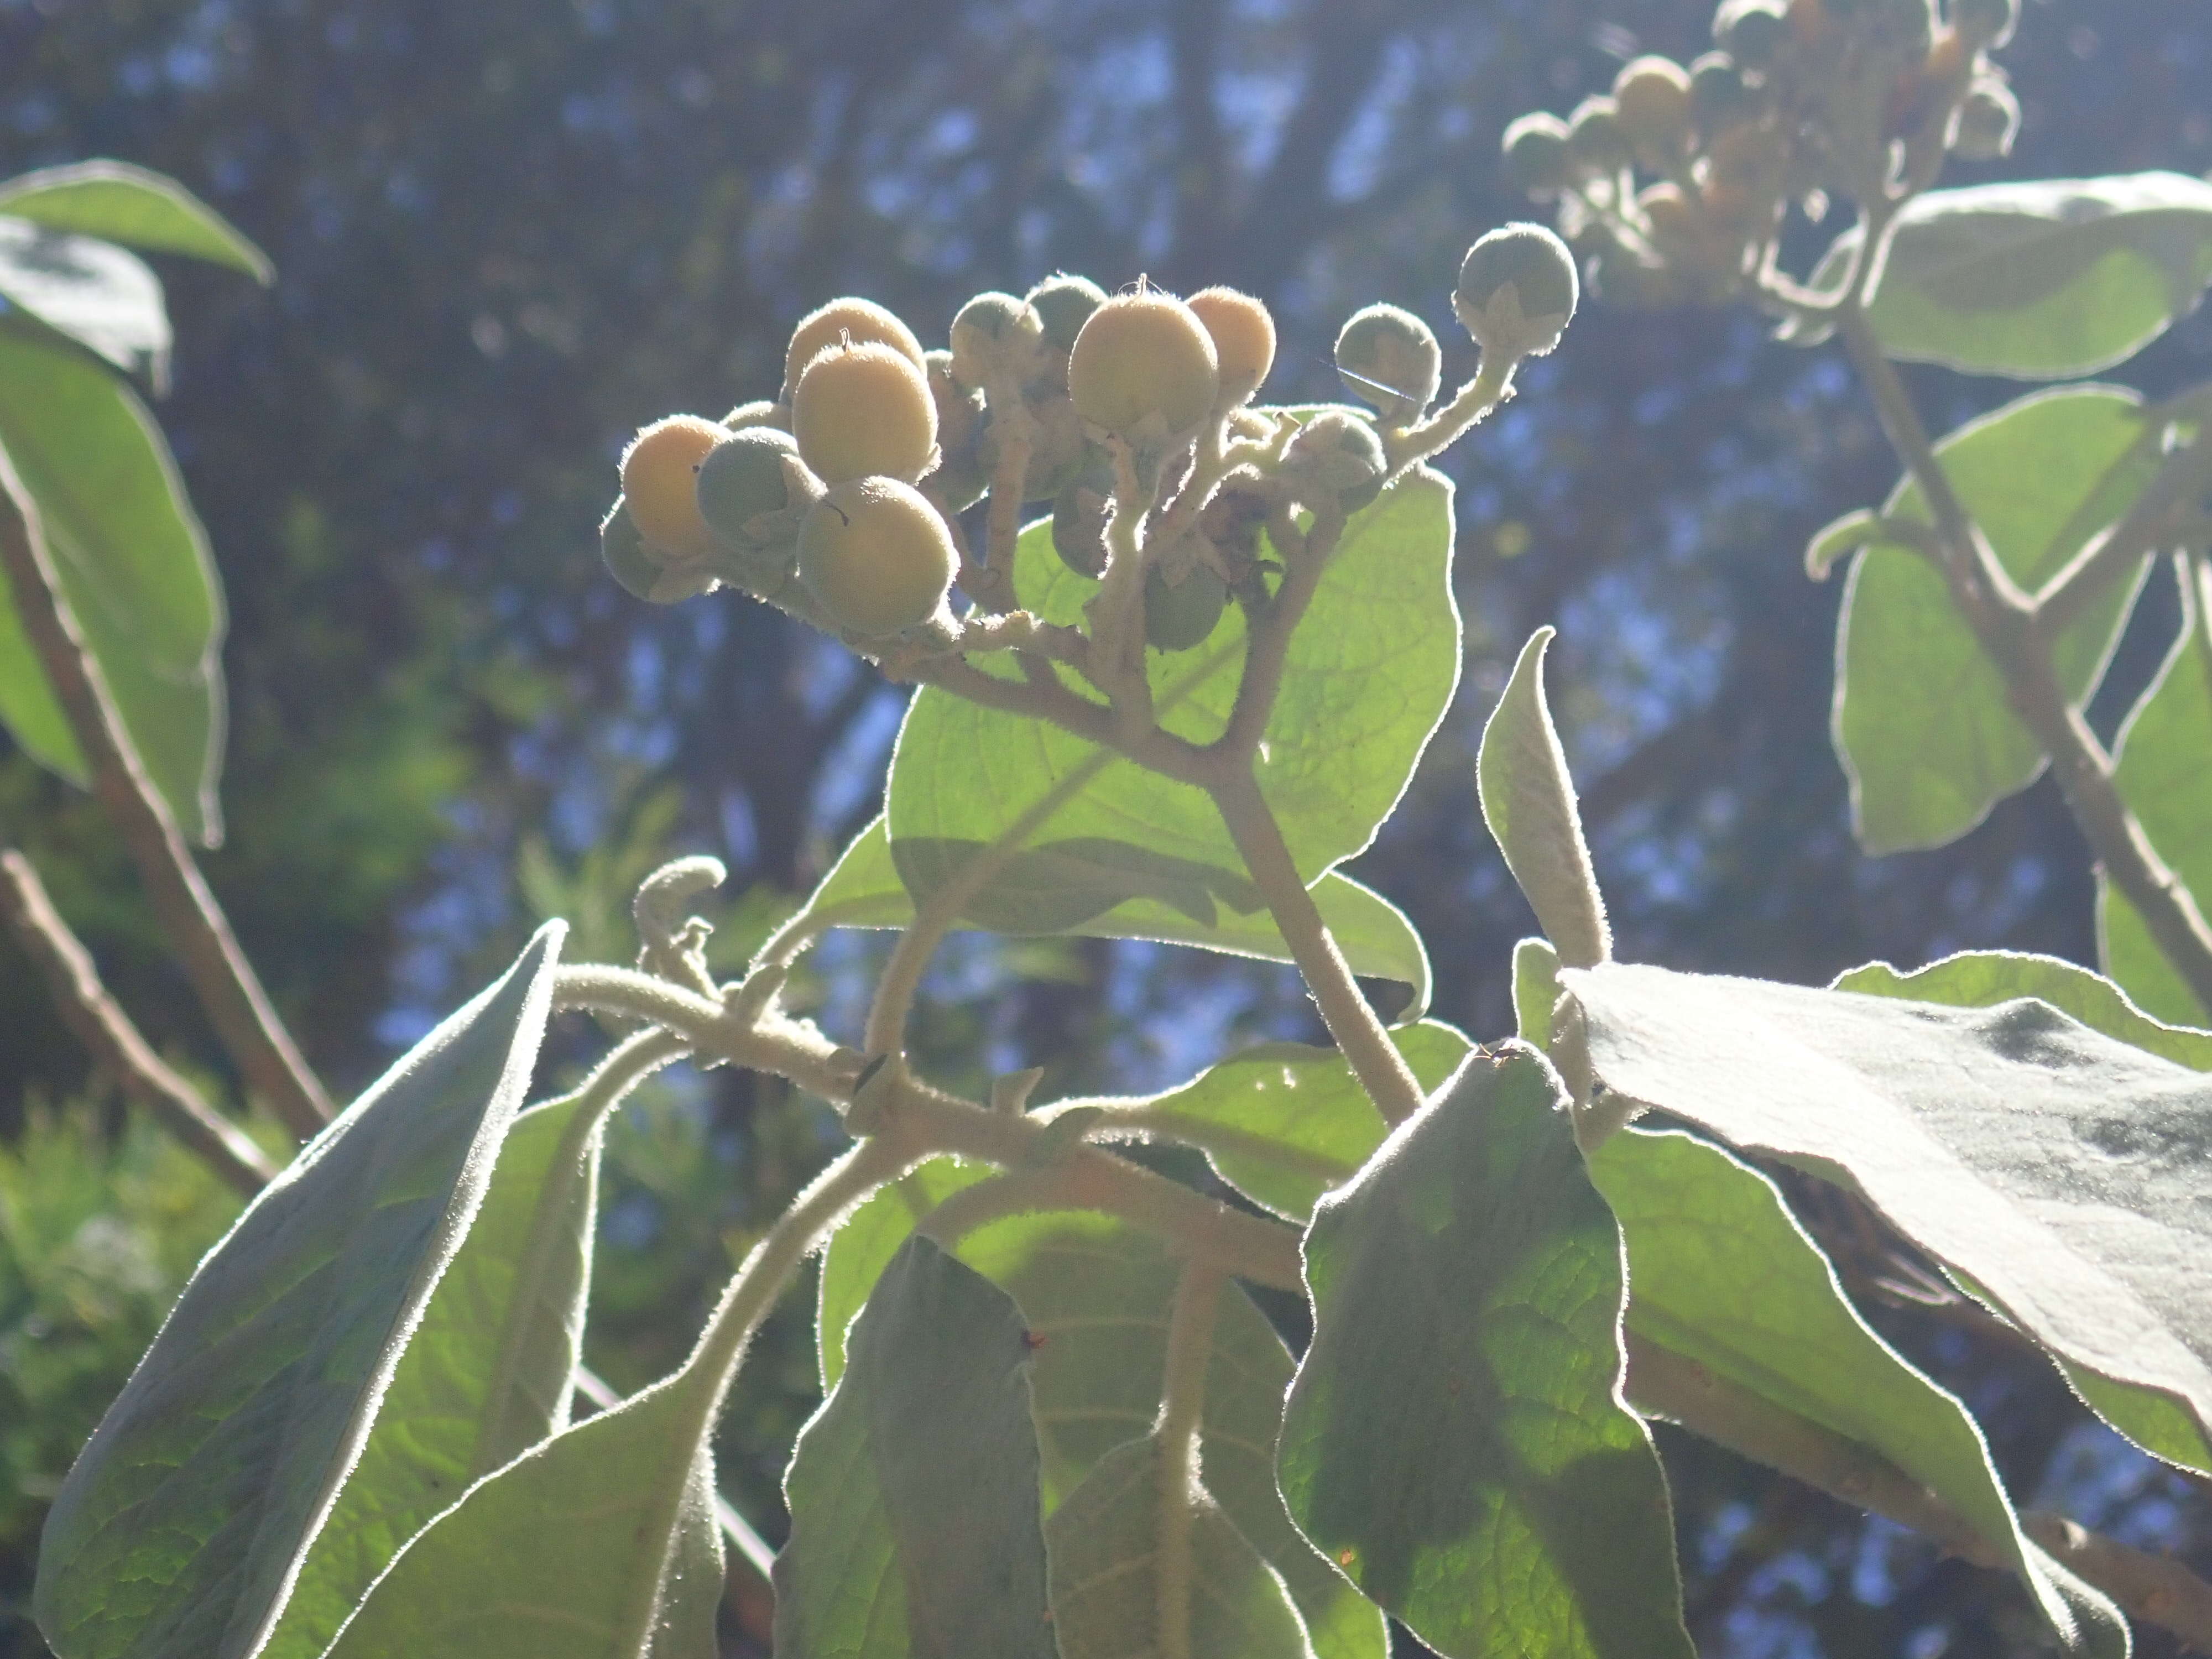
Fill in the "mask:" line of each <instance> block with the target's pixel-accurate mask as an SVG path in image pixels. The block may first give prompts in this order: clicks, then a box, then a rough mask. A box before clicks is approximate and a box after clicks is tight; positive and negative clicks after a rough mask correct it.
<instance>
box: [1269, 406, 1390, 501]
mask: <svg viewBox="0 0 2212 1659" xmlns="http://www.w3.org/2000/svg"><path fill="white" fill-rule="evenodd" d="M1388 471H1389V461H1388V460H1387V459H1385V457H1384V456H1383V441H1382V439H1380V438H1379V437H1377V436H1376V433H1375V428H1373V427H1371V426H1370V425H1368V424H1367V422H1364V421H1363V420H1361V419H1359V418H1358V416H1354V415H1348V414H1346V413H1345V411H1343V410H1338V409H1328V410H1322V412H1321V413H1320V414H1318V415H1316V416H1314V417H1313V419H1311V420H1310V421H1308V422H1306V423H1305V424H1304V426H1302V427H1300V428H1298V429H1297V434H1296V435H1295V436H1293V437H1292V438H1291V441H1290V443H1289V444H1288V445H1287V446H1286V447H1285V448H1284V451H1283V476H1284V477H1287V478H1289V479H1291V481H1292V482H1293V483H1296V484H1297V488H1298V490H1299V493H1300V494H1301V495H1303V496H1304V499H1305V501H1306V505H1308V506H1309V507H1328V506H1331V505H1334V507H1337V508H1338V509H1339V510H1340V511H1341V512H1343V513H1347V514H1349V513H1357V512H1358V511H1359V509H1360V508H1361V507H1366V506H1368V505H1369V504H1370V503H1371V502H1372V501H1374V500H1375V498H1376V496H1377V495H1381V494H1382V493H1383V475H1384V474H1385V473H1387V472H1388Z"/></svg>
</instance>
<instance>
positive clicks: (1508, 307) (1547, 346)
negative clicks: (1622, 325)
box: [1452, 223, 1582, 357]
mask: <svg viewBox="0 0 2212 1659" xmlns="http://www.w3.org/2000/svg"><path fill="white" fill-rule="evenodd" d="M1581 286H1582V284H1581V282H1580V279H1579V278H1578V277H1577V275H1576V272H1575V257H1574V255H1573V254H1571V253H1570V252H1568V251H1567V245H1566V244H1565V242H1563V241H1561V240H1559V237H1558V236H1557V235H1556V234H1553V232H1552V231H1550V230H1548V229H1547V228H1545V227H1544V226H1542V225H1536V224H1528V223H1521V224H1512V225H1504V226H1501V227H1500V228H1498V229H1496V230H1493V231H1492V232H1491V233H1490V234H1488V235H1486V236H1485V237H1483V238H1482V239H1481V240H1479V241H1478V242H1476V243H1475V245H1474V246H1473V247H1471V248H1469V249H1468V251H1467V258H1465V259H1463V260H1462V261H1461V263H1460V268H1459V283H1458V285H1457V286H1456V287H1455V289H1453V290H1452V311H1453V312H1454V313H1455V315H1457V317H1458V318H1459V320H1460V323H1461V325H1462V326H1463V327H1465V328H1466V330H1467V331H1468V333H1469V334H1471V335H1473V336H1474V343H1476V344H1477V345H1479V346H1480V347H1481V348H1482V349H1483V350H1484V352H1485V353H1489V352H1493V351H1494V352H1497V353H1498V354H1499V355H1500V356H1505V357H1541V356H1544V354H1545V353H1547V352H1548V351H1550V350H1551V349H1552V348H1553V347H1554V346H1556V345H1558V344H1559V337H1560V336H1561V335H1563V334H1565V332H1566V331H1567V325H1568V324H1569V323H1570V322H1571V321H1572V320H1573V319H1574V314H1575V304H1576V301H1577V298H1578V296H1579V295H1580V292H1581Z"/></svg>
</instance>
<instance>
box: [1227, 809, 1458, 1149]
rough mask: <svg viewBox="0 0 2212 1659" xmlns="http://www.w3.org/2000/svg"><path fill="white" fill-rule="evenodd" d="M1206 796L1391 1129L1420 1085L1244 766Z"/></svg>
mask: <svg viewBox="0 0 2212 1659" xmlns="http://www.w3.org/2000/svg"><path fill="white" fill-rule="evenodd" d="M1212 795H1213V801H1214V805H1216V806H1217V807H1218V808H1219V809H1220V811H1221V820H1222V822H1223V823H1225V824H1226V825H1228V827H1229V835H1230V838H1231V840H1233V841H1234V842H1236V843H1237V851H1238V852H1239V853H1241V854H1243V858H1244V867H1245V869H1246V870H1247V871H1249V872H1250V874H1251V877H1252V883H1253V885H1255V887H1257V888H1258V889H1259V890H1260V896H1261V897H1262V898H1264V899H1265V900H1266V901H1267V909H1268V911H1269V912H1270V913H1271V914H1272V915H1273V916H1274V918H1275V926H1276V927H1279V928H1280V929H1281V930H1282V934H1283V938H1284V939H1285V941H1286V942H1287V943H1288V944H1289V945H1290V947H1291V960H1292V961H1293V962H1295V963H1297V967H1298V972H1299V973H1300V974H1302V975H1304V977H1305V981H1306V988H1307V989H1308V990H1309V991H1310V992H1312V993H1313V999H1314V1001H1315V1002H1316V1004H1317V1005H1318V1006H1319V1007H1320V1009H1321V1017H1322V1023H1323V1024H1326V1025H1327V1026H1328V1034H1329V1035H1330V1036H1333V1037H1334V1038H1335V1039H1336V1046H1337V1047H1338V1048H1340V1049H1342V1050H1343V1051H1344V1057H1345V1059H1346V1060H1348V1061H1350V1062H1351V1065H1352V1072H1353V1073H1354V1075H1356V1076H1357V1077H1358V1079H1359V1084H1360V1086H1361V1087H1362V1088H1363V1089H1364V1090H1366V1091H1367V1097H1368V1098H1369V1099H1370V1100H1371V1101H1373V1102H1374V1103H1375V1109H1376V1111H1378V1112H1380V1113H1382V1114H1383V1121H1384V1122H1386V1123H1389V1124H1390V1125H1392V1126H1393V1127H1395V1126H1396V1125H1398V1124H1401V1123H1403V1122H1404V1121H1406V1120H1407V1118H1409V1117H1411V1116H1413V1114H1414V1113H1415V1112H1417V1111H1419V1110H1420V1109H1421V1085H1420V1084H1419V1081H1418V1080H1417V1079H1415V1078H1414V1076H1413V1067H1412V1066H1408V1065H1407V1063H1406V1057H1405V1056H1404V1055H1403V1054H1400V1053H1399V1052H1398V1050H1397V1047H1396V1045H1395V1044H1394V1043H1393V1042H1391V1041H1390V1036H1389V1032H1388V1031H1386V1030H1383V1022H1382V1021H1381V1020H1380V1019H1378V1018H1376V1014H1375V1011H1374V1010H1373V1009H1372V1008H1370V1007H1369V1006H1367V999H1366V998H1365V997H1364V996H1362V995H1360V994H1359V986H1358V981H1355V980H1354V979H1353V978H1352V964H1351V963H1348V962H1346V960H1345V959H1344V952H1343V951H1340V950H1339V949H1338V948H1337V944H1336V940H1335V939H1334V937H1333V936H1332V935H1331V934H1330V933H1329V931H1328V924H1327V923H1326V922H1324V921H1322V915H1321V910H1320V908H1319V907H1318V906H1316V904H1315V903H1314V897H1313V895H1312V894H1311V893H1310V892H1309V891H1308V890H1307V889H1306V884H1305V883H1304V880H1303V879H1301V878H1300V877H1299V875H1298V869H1297V864H1296V863H1295V862H1293V861H1292V860H1291V849H1290V848H1288V847H1287V846H1286V845H1285V843H1284V841H1283V832H1282V829H1281V827H1280V826H1279V824H1277V823H1276V822H1275V814H1274V811H1273V809H1272V808H1270V807H1269V806H1268V805H1267V798H1266V797H1265V796H1264V795H1262V794H1261V793H1260V784H1259V781H1258V780H1257V779H1256V778H1255V776H1254V775H1252V772H1251V770H1250V769H1249V767H1247V768H1245V769H1243V770H1241V771H1239V772H1238V773H1236V774H1234V775H1228V776H1224V777H1222V778H1219V779H1218V780H1216V781H1215V783H1214V785H1213V788H1212Z"/></svg>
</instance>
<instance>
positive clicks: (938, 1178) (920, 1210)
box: [814, 1158, 997, 1394]
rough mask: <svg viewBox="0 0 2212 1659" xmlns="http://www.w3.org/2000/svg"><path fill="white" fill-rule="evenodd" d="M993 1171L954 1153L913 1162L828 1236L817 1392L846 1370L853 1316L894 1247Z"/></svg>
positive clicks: (819, 1307) (818, 1305) (820, 1289)
mask: <svg viewBox="0 0 2212 1659" xmlns="http://www.w3.org/2000/svg"><path fill="white" fill-rule="evenodd" d="M996 1173H997V1171H996V1170H994V1169H993V1168H992V1167H991V1165H989V1164H970V1163H968V1162H966V1161H965V1160H964V1159H962V1158H931V1159H930V1160H929V1161H928V1162H927V1163H926V1164H916V1165H915V1167H914V1168H913V1169H911V1170H908V1171H907V1172H906V1173H905V1174H904V1175H902V1176H900V1177H899V1178H898V1179H897V1180H896V1181H891V1182H885V1183H884V1185H883V1186H881V1187H878V1188H877V1189H876V1190H875V1191H874V1192H873V1193H872V1194H870V1195H869V1197H868V1200H867V1201H866V1203H864V1204H862V1205H861V1206H860V1207H859V1208H858V1209H856V1210H854V1212H853V1213H852V1214H851V1215H849V1216H848V1217H846V1218H845V1220H844V1223H843V1225H841V1226H840V1227H839V1228H838V1229H837V1231H836V1233H835V1234H833V1235H832V1236H831V1237H830V1240H829V1249H826V1250H824V1251H823V1253H822V1276H821V1280H820V1283H819V1285H818V1286H817V1291H816V1301H815V1322H814V1334H815V1346H816V1353H817V1358H818V1359H819V1361H820V1363H821V1368H822V1392H823V1393H824V1394H827V1393H829V1390H830V1389H834V1388H836V1386H837V1379H838V1378H840V1377H841V1376H844V1374H845V1345H846V1342H847V1340H848V1336H849V1334H850V1332H851V1328H852V1324H853V1321H854V1319H856V1318H858V1317H859V1316H860V1310H861V1309H862V1308H864V1307H866V1305H867V1301H868V1296H869V1293H870V1292H871V1291H873V1290H874V1289H875V1288H876V1281H877V1280H878V1279H881V1278H882V1277H883V1276H884V1268H886V1267H890V1263H891V1258H892V1257H893V1256H895V1255H897V1254H898V1253H899V1247H900V1246H902V1244H904V1243H906V1241H907V1240H908V1238H909V1237H912V1235H913V1233H914V1230H915V1226H916V1225H917V1224H919V1223H920V1222H921V1218H923V1217H924V1216H926V1215H927V1214H928V1213H929V1212H931V1211H932V1210H933V1209H935V1208H936V1207H937V1206H939V1205H940V1204H942V1203H943V1202H945V1200H946V1199H948V1198H950V1197H951V1196H952V1194H955V1193H957V1192H958V1191H959V1190H960V1189H961V1188H963V1187H972V1186H974V1185H975V1183H976V1182H979V1181H983V1180H987V1179H988V1178H989V1177H990V1176H993V1175H995V1174H996Z"/></svg>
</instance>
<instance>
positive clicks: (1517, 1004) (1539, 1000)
mask: <svg viewBox="0 0 2212 1659" xmlns="http://www.w3.org/2000/svg"><path fill="white" fill-rule="evenodd" d="M1557 1006H1559V952H1558V951H1554V950H1553V948H1552V946H1551V942H1550V941H1549V940H1548V939H1522V941H1521V942H1520V943H1519V944H1518V945H1515V946H1514V947H1513V1020H1514V1024H1515V1025H1516V1027H1518V1029H1519V1031H1520V1036H1521V1041H1522V1042H1525V1043H1527V1044H1528V1046H1529V1047H1530V1048H1534V1049H1537V1050H1539V1051H1540V1052H1541V1053H1544V1054H1549V1053H1551V1051H1552V1010H1553V1009H1554V1008H1556V1007H1557Z"/></svg>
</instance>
